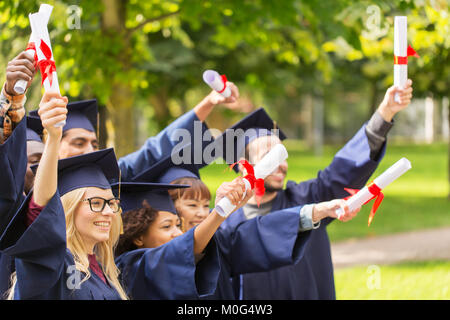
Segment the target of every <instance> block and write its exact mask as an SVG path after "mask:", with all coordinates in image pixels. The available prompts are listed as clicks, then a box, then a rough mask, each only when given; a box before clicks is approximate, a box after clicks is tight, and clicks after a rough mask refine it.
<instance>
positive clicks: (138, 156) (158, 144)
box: [119, 110, 208, 181]
mask: <svg viewBox="0 0 450 320" xmlns="http://www.w3.org/2000/svg"><path fill="white" fill-rule="evenodd" d="M199 121H200V120H199V119H198V117H197V115H196V114H195V112H194V110H191V111H189V112H187V113H185V114H184V115H182V116H181V117H179V118H177V119H176V120H175V121H173V122H172V123H171V124H169V125H168V126H167V127H166V128H164V130H162V131H161V132H160V133H159V134H158V135H157V136H155V137H150V138H148V139H147V141H146V142H145V143H144V145H143V146H142V147H141V148H140V149H139V150H137V151H135V152H133V153H130V154H128V155H126V156H124V157H122V158H120V159H119V167H120V170H121V175H122V181H131V180H132V178H133V177H135V176H136V175H138V174H139V173H141V172H142V171H144V170H146V169H148V168H149V167H151V166H152V165H153V164H155V163H156V162H157V161H159V160H161V159H162V158H163V157H165V156H168V155H170V154H171V152H172V149H173V148H174V147H175V146H177V145H178V143H180V142H179V140H181V138H180V137H179V136H177V133H178V131H177V130H180V129H184V130H187V131H188V132H189V134H190V136H191V138H192V139H193V138H194V136H199V135H200V136H203V134H204V133H205V131H206V130H208V127H207V126H206V124H205V123H204V122H202V123H201V125H199ZM195 123H197V125H196V124H195ZM188 143H193V144H194V143H202V142H200V141H196V140H189V141H183V145H184V144H188ZM202 145H203V146H204V143H203V144H202ZM201 150H203V149H201Z"/></svg>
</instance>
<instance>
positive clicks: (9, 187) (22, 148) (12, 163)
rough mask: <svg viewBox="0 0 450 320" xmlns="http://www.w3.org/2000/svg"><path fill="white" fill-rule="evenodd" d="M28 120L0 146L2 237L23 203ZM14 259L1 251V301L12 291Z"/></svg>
mask: <svg viewBox="0 0 450 320" xmlns="http://www.w3.org/2000/svg"><path fill="white" fill-rule="evenodd" d="M26 124H27V122H26V117H24V118H23V119H22V121H20V122H19V124H18V125H17V126H16V128H15V129H14V130H13V132H12V134H11V136H10V137H9V138H8V139H7V140H6V141H5V142H4V143H3V144H0V168H1V170H2V173H1V177H2V178H1V183H0V236H1V235H2V234H3V232H4V231H5V229H6V227H7V226H8V223H9V222H10V221H11V218H12V216H13V215H14V214H15V212H16V211H17V209H18V207H19V206H20V203H21V202H22V201H23V199H24V196H23V187H24V183H25V173H26V170H27V144H26V141H27V138H26ZM13 270H14V261H13V259H12V258H11V257H10V256H8V255H6V254H4V253H2V252H1V251H0V300H1V299H3V297H4V294H5V293H6V291H7V290H8V288H9V280H10V277H11V272H12V271H13Z"/></svg>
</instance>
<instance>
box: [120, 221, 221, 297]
mask: <svg viewBox="0 0 450 320" xmlns="http://www.w3.org/2000/svg"><path fill="white" fill-rule="evenodd" d="M194 229H195V228H193V229H191V230H189V231H188V232H186V233H184V234H183V235H181V236H179V237H176V238H175V239H172V240H171V241H169V242H167V243H165V244H164V245H162V246H159V247H157V248H145V249H137V250H133V251H129V252H125V253H123V254H122V255H120V256H119V257H117V258H116V265H117V266H118V268H119V269H120V270H121V273H120V277H121V280H122V283H123V285H124V287H125V290H126V291H127V294H128V295H129V297H130V298H132V299H139V300H149V299H152V300H153V299H155V300H181V299H183V300H184V299H199V298H200V297H201V296H205V295H210V294H212V293H214V291H215V289H216V285H217V279H218V276H219V271H220V263H219V258H218V253H217V246H216V244H215V243H214V241H211V242H210V243H209V244H208V246H207V247H206V249H205V255H204V257H203V258H202V259H201V260H200V261H199V262H198V263H197V264H195V257H194Z"/></svg>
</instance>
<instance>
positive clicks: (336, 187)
mask: <svg viewBox="0 0 450 320" xmlns="http://www.w3.org/2000/svg"><path fill="white" fill-rule="evenodd" d="M411 85H412V82H411V81H410V80H409V82H408V85H407V87H406V88H405V89H404V90H398V89H395V88H394V87H391V88H389V89H388V90H387V93H386V95H385V98H384V101H383V102H382V103H381V105H380V107H379V108H378V110H377V111H376V112H375V113H374V115H373V116H372V117H371V119H370V120H369V122H368V123H365V124H364V125H363V126H362V127H361V128H360V129H359V130H358V132H357V133H356V134H355V135H354V136H353V138H352V139H350V141H349V142H347V144H346V145H345V146H344V147H343V148H342V149H341V150H339V151H338V152H337V154H336V155H335V156H334V158H333V161H332V162H331V164H330V165H329V166H328V167H327V168H325V169H324V170H322V171H319V172H318V174H317V177H316V178H314V179H311V180H308V181H303V182H295V181H288V182H287V185H286V188H283V185H284V178H285V176H286V171H287V162H285V163H283V164H282V165H280V166H279V168H278V169H277V170H276V171H275V172H274V173H273V174H271V175H269V176H268V177H267V178H266V179H265V186H266V193H265V195H264V197H263V199H262V200H261V205H260V206H259V207H258V206H257V204H256V201H255V199H250V201H249V202H248V203H247V204H246V205H245V206H244V207H243V208H241V209H240V210H238V211H236V212H235V213H234V214H233V215H232V216H231V217H230V218H229V219H227V220H226V221H225V222H224V223H223V224H222V226H221V229H228V230H233V228H234V226H235V225H239V224H240V223H242V221H245V220H247V219H254V218H255V217H257V216H261V215H266V214H269V215H270V212H271V211H276V210H280V209H283V208H290V207H294V206H298V205H302V204H308V203H319V202H322V201H328V200H331V199H335V198H344V197H347V196H348V193H347V192H346V191H345V190H344V188H354V189H360V188H362V187H364V185H365V184H366V183H367V181H368V179H369V178H370V176H371V175H372V173H373V172H374V171H375V169H376V168H377V166H378V164H379V163H380V161H381V159H382V158H383V156H384V154H385V150H386V136H387V133H388V132H389V130H390V128H391V127H392V125H393V116H394V115H395V114H396V113H397V112H399V111H400V110H403V109H404V108H406V107H407V106H408V104H409V102H410V99H411V97H412V87H411ZM396 92H399V94H400V96H401V103H397V102H395V101H394V95H395V93H396ZM251 119H252V115H249V116H248V117H247V118H246V119H244V120H242V121H241V123H240V124H237V125H236V126H235V127H240V128H243V129H250V128H258V124H257V123H254V122H253V121H252V120H251ZM264 139H266V140H265V141H264ZM271 139H275V140H272V141H274V143H281V142H280V140H279V139H278V141H277V140H276V139H277V138H271V137H269V136H265V137H264V136H261V137H256V139H254V140H253V141H252V142H250V143H249V145H248V146H247V149H246V151H245V153H246V154H247V155H251V156H250V159H249V160H250V162H251V161H252V157H253V160H254V159H256V162H257V161H259V160H260V159H261V157H262V156H263V155H264V154H265V153H266V152H268V150H270V148H271V146H270V145H269V146H268V141H270V140H271ZM258 140H259V141H258ZM252 144H253V145H252ZM241 151H242V150H241ZM258 153H259V154H258ZM312 209H313V206H310V209H309V210H311V211H312ZM309 217H310V218H309V221H310V222H309V224H312V226H313V230H312V232H311V238H310V241H309V245H308V247H307V248H306V252H305V255H304V257H303V259H302V260H300V261H299V262H298V263H296V264H294V265H290V266H286V267H282V268H279V269H276V270H272V271H268V272H261V273H252V274H245V275H241V276H238V277H234V279H233V284H234V287H235V290H236V292H237V294H239V297H240V298H241V299H267V300H269V299H285V300H290V299H336V294H335V287H334V277H333V264H332V260H331V250H330V241H329V238H328V234H327V229H326V227H327V225H328V224H329V223H330V222H332V221H333V220H334V219H332V218H325V219H324V220H322V221H321V222H320V223H315V220H314V217H313V216H311V214H310V215H309Z"/></svg>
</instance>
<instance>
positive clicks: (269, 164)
mask: <svg viewBox="0 0 450 320" xmlns="http://www.w3.org/2000/svg"><path fill="white" fill-rule="evenodd" d="M287 157H288V153H287V150H286V148H285V147H284V145H282V144H277V145H275V146H274V147H273V148H272V150H270V151H269V152H268V153H267V154H266V155H265V156H264V158H262V159H261V160H260V161H259V162H258V163H257V164H256V165H255V167H252V166H251V165H250V164H249V163H248V162H247V161H246V160H241V161H238V162H237V163H239V164H242V165H243V166H244V167H245V169H246V170H247V175H246V176H244V177H243V182H244V183H245V191H247V190H253V189H254V190H255V196H256V200H257V203H258V205H259V201H260V199H261V198H262V196H263V195H264V191H265V189H264V178H266V177H267V176H268V175H269V174H271V173H272V172H273V171H274V170H275V169H277V168H278V166H279V165H280V164H281V163H282V162H283V161H284V160H286V159H287ZM237 163H235V164H237ZM235 164H234V165H235ZM215 209H216V211H217V212H218V214H220V215H221V216H223V217H227V216H228V215H229V214H231V213H232V212H233V211H234V210H236V206H235V205H234V204H233V203H232V202H231V201H230V199H228V198H227V197H224V198H222V199H221V200H220V201H219V202H218V203H217V204H216V208H215Z"/></svg>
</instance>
